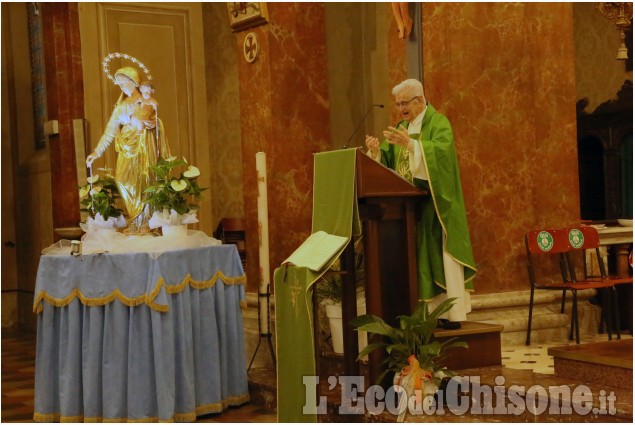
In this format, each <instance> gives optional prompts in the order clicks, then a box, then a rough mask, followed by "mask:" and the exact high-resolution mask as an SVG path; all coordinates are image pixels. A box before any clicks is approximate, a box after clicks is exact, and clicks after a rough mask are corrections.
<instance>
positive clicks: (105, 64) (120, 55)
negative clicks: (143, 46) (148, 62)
mask: <svg viewBox="0 0 635 425" xmlns="http://www.w3.org/2000/svg"><path fill="white" fill-rule="evenodd" d="M114 58H123V59H127V60H129V61H131V62H134V63H135V64H137V65H138V66H139V68H141V70H142V71H143V72H144V73H145V74H146V79H147V80H148V81H152V75H150V70H149V69H148V68H147V67H146V66H145V65H144V64H143V62H141V61H140V60H139V59H137V58H135V57H134V56H130V55H127V54H125V53H119V52H115V53H110V54H108V55H106V57H104V60H103V61H102V63H101V65H102V67H103V69H104V73H105V74H106V76H107V77H108V79H109V80H110V81H112V82H113V83H114V84H117V83H116V81H115V77H114V76H113V75H112V74H111V73H110V61H111V60H113V59H114Z"/></svg>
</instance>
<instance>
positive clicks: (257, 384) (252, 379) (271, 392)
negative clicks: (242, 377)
mask: <svg viewBox="0 0 635 425" xmlns="http://www.w3.org/2000/svg"><path fill="white" fill-rule="evenodd" d="M249 397H250V401H251V402H252V403H253V404H255V405H256V406H260V407H263V408H265V409H269V410H273V411H276V409H277V406H278V391H277V384H276V371H275V370H274V369H272V368H254V367H252V368H251V369H250V370H249Z"/></svg>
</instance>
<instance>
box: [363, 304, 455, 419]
mask: <svg viewBox="0 0 635 425" xmlns="http://www.w3.org/2000/svg"><path fill="white" fill-rule="evenodd" d="M455 300H456V298H450V299H447V300H446V301H444V302H442V303H441V304H439V306H438V307H437V308H435V309H434V310H433V311H432V312H428V305H427V303H425V302H422V303H420V304H419V305H418V306H417V309H416V310H415V312H414V313H413V314H412V315H411V316H399V317H398V319H399V323H400V325H399V327H398V328H396V327H392V326H390V325H389V324H388V323H386V322H385V321H384V320H383V319H381V318H380V317H377V316H374V315H364V316H359V317H357V318H355V319H353V320H352V321H351V324H352V325H353V326H354V327H355V328H356V330H357V331H366V332H369V333H371V334H376V335H381V336H383V337H384V338H382V339H381V340H379V341H377V342H373V343H371V344H369V345H368V346H367V347H366V348H365V349H363V350H361V352H360V353H359V357H358V359H361V358H362V357H363V356H365V355H367V354H368V353H370V352H372V351H374V350H376V349H384V350H386V353H387V354H388V357H387V358H386V359H385V360H384V363H385V366H386V369H385V370H384V372H383V373H382V374H381V376H380V377H379V379H378V381H379V382H381V381H382V379H383V377H384V376H385V375H386V374H387V373H391V372H392V373H394V378H393V384H394V385H398V386H399V387H400V388H401V389H402V391H403V393H402V394H401V397H400V401H399V411H400V412H401V413H400V414H399V417H398V419H397V420H398V421H399V422H402V421H403V419H404V417H405V412H406V410H407V409H405V408H404V409H403V410H402V403H407V400H408V398H410V396H413V395H414V396H415V397H417V401H418V402H421V403H423V406H426V405H429V404H430V403H431V402H432V396H433V395H434V394H435V393H436V391H437V389H438V388H439V385H440V384H441V380H442V379H443V378H446V377H447V378H450V377H452V376H454V373H453V372H452V371H449V370H448V369H447V368H446V367H444V366H443V361H444V359H445V357H446V355H447V350H448V349H449V348H454V347H463V348H467V343H465V342H464V341H458V340H457V339H456V338H450V339H448V340H446V341H443V342H441V341H438V340H435V339H434V331H435V329H436V327H437V323H438V320H439V318H440V317H441V315H442V314H444V313H446V312H447V311H449V310H450V308H452V304H453V303H454V301H455ZM400 388H398V391H401V389H400ZM423 397H425V398H423Z"/></svg>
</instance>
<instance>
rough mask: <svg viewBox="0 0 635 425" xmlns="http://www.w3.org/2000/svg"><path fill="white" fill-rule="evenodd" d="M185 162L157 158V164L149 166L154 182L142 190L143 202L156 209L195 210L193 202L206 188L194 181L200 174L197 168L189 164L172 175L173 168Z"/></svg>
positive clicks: (182, 211)
mask: <svg viewBox="0 0 635 425" xmlns="http://www.w3.org/2000/svg"><path fill="white" fill-rule="evenodd" d="M186 164H187V162H186V161H184V160H180V159H175V158H173V157H172V158H168V159H163V158H161V159H159V161H158V162H157V164H156V165H154V166H152V167H151V170H152V173H153V175H154V177H155V182H154V184H152V185H151V186H149V187H148V188H147V189H146V190H145V191H144V193H146V194H147V198H146V200H145V201H144V202H145V203H146V204H148V205H150V206H151V207H152V208H153V209H154V210H156V211H163V210H164V209H167V210H168V211H169V210H174V211H176V212H177V213H179V214H186V213H188V212H189V211H191V210H197V209H198V204H196V203H195V202H196V201H197V200H198V199H200V198H201V196H202V195H201V192H203V191H204V190H206V189H205V188H201V187H200V186H199V185H198V183H197V181H196V178H197V177H198V176H199V175H200V172H199V170H198V168H196V167H194V166H191V165H190V166H189V168H188V169H187V170H185V171H183V172H181V173H180V175H179V177H173V172H174V170H175V169H176V168H177V167H181V166H183V165H186Z"/></svg>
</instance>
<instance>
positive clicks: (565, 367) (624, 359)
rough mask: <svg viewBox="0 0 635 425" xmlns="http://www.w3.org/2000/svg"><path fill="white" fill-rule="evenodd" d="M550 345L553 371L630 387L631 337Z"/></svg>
mask: <svg viewBox="0 0 635 425" xmlns="http://www.w3.org/2000/svg"><path fill="white" fill-rule="evenodd" d="M626 338H628V339H619V340H618V339H613V340H611V341H604V342H594V343H587V344H580V345H577V344H571V345H565V346H558V347H551V348H549V349H548V351H547V353H548V354H549V355H550V356H553V366H554V371H555V374H556V375H557V376H559V377H562V378H564V379H576V378H578V377H580V376H584V377H585V380H588V381H590V382H597V383H599V384H604V385H608V386H611V387H619V388H624V389H631V390H632V388H633V339H632V338H631V337H626Z"/></svg>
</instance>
